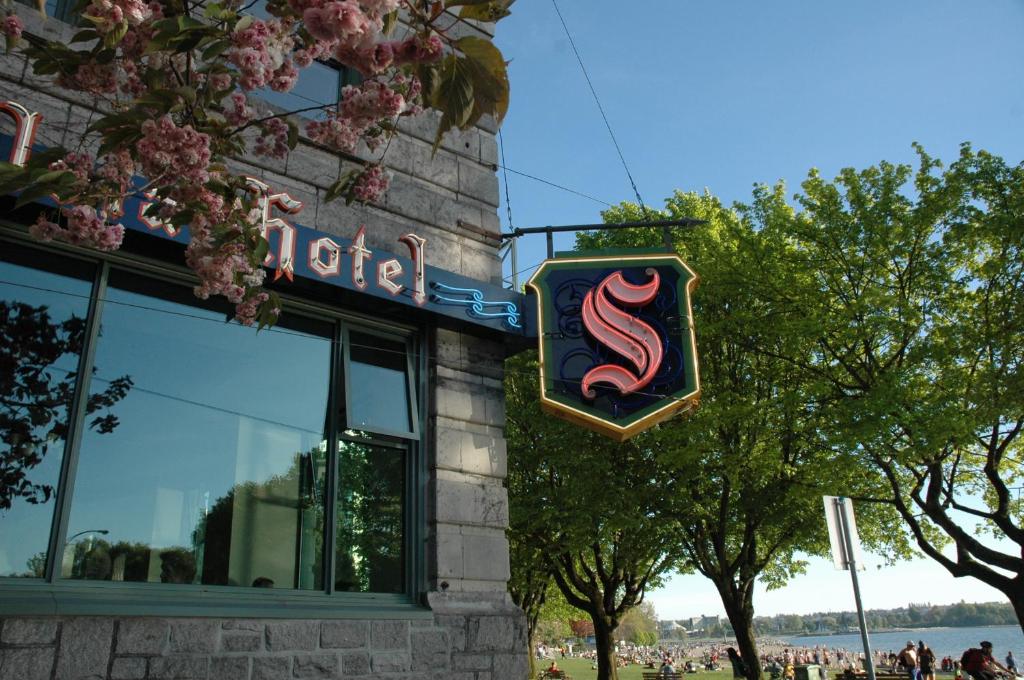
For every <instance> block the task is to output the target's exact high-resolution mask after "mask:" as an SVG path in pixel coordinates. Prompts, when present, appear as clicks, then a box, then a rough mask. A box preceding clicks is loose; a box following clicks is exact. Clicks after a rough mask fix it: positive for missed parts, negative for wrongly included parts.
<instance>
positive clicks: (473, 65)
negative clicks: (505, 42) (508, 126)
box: [455, 36, 509, 124]
mask: <svg viewBox="0 0 1024 680" xmlns="http://www.w3.org/2000/svg"><path fill="white" fill-rule="evenodd" d="M455 46H456V48H458V49H459V51H461V52H462V53H463V54H465V55H466V58H467V59H469V62H470V63H469V68H470V73H471V76H472V79H473V107H474V110H473V117H472V119H471V121H472V122H474V123H475V122H476V121H478V120H479V119H480V117H481V116H482V115H484V114H490V115H492V116H494V118H495V120H496V121H497V122H498V123H499V124H500V123H501V121H502V119H504V118H505V114H506V113H507V112H508V103H509V82H508V70H507V68H506V64H505V58H504V57H503V56H502V54H501V51H500V50H498V48H497V47H495V46H494V44H493V43H491V41H490V40H483V39H481V38H475V37H472V36H467V37H465V38H461V39H460V40H458V41H456V43H455Z"/></svg>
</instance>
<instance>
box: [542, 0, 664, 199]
mask: <svg viewBox="0 0 1024 680" xmlns="http://www.w3.org/2000/svg"><path fill="white" fill-rule="evenodd" d="M551 4H552V5H553V6H554V8H555V14H557V15H558V20H559V21H561V22H562V28H563V29H565V35H566V37H567V38H568V39H569V45H570V46H571V47H572V51H573V53H574V54H575V55H576V61H578V62H579V64H580V70H581V71H583V77H584V78H586V80H587V85H588V86H590V93H591V94H592V95H594V101H595V102H596V103H597V110H598V111H600V112H601V118H603V119H604V125H605V127H606V128H608V135H609V136H610V137H611V138H612V144H614V145H615V151H617V152H618V154H619V160H620V161H622V167H623V169H624V170H625V171H626V177H628V178H629V183H630V185H631V186H632V187H633V194H634V195H635V196H636V200H637V202H638V203H639V204H640V208H641V209H642V210H643V212H644V215H645V216H646V215H647V213H648V209H647V206H646V205H645V204H644V199H643V198H641V197H640V190H639V189H637V188H636V181H635V180H634V179H633V173H631V172H630V171H629V166H628V165H627V164H626V157H625V156H624V155H623V154H622V148H621V147H620V146H619V141H618V140H617V139H616V138H615V133H614V132H613V131H612V125H611V123H610V122H608V116H607V115H605V112H604V107H603V106H602V105H601V99H600V98H599V97H598V96H597V90H596V89H594V83H593V82H592V81H591V80H590V74H589V73H587V67H586V66H584V65H583V57H581V56H580V52H579V50H578V49H576V42H575V41H574V40H573V39H572V34H571V33H570V32H569V26H568V25H566V23H565V18H564V17H563V16H562V12H561V11H560V10H559V9H558V3H557V2H556V0H551Z"/></svg>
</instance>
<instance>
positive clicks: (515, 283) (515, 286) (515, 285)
mask: <svg viewBox="0 0 1024 680" xmlns="http://www.w3.org/2000/svg"><path fill="white" fill-rule="evenodd" d="M518 243H519V240H518V239H512V290H514V291H516V292H519V256H518V253H517V251H516V245H517V244H518Z"/></svg>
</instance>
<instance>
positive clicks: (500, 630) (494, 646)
mask: <svg viewBox="0 0 1024 680" xmlns="http://www.w3.org/2000/svg"><path fill="white" fill-rule="evenodd" d="M469 638H470V649H472V650H474V651H508V650H510V649H511V648H512V643H513V642H514V641H515V624H514V622H513V620H512V619H510V618H508V617H505V616H475V617H472V618H471V619H470V620H469Z"/></svg>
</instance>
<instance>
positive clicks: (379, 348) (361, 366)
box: [346, 331, 415, 434]
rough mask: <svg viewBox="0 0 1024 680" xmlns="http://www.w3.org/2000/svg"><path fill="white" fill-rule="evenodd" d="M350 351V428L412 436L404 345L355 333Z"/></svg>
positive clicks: (348, 395)
mask: <svg viewBox="0 0 1024 680" xmlns="http://www.w3.org/2000/svg"><path fill="white" fill-rule="evenodd" d="M348 351H349V363H348V366H347V367H346V368H347V370H348V387H349V390H350V392H349V394H347V395H346V397H347V399H346V402H347V404H348V427H349V428H350V429H353V430H370V431H374V432H382V433H385V434H400V433H411V432H413V430H414V429H415V428H414V427H413V420H412V418H413V409H411V408H410V405H409V377H408V370H409V366H408V361H407V352H406V345H405V343H404V342H400V341H397V340H389V339H386V338H382V337H379V336H376V335H370V334H368V333H358V332H355V331H353V332H351V333H349V348H348Z"/></svg>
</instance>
